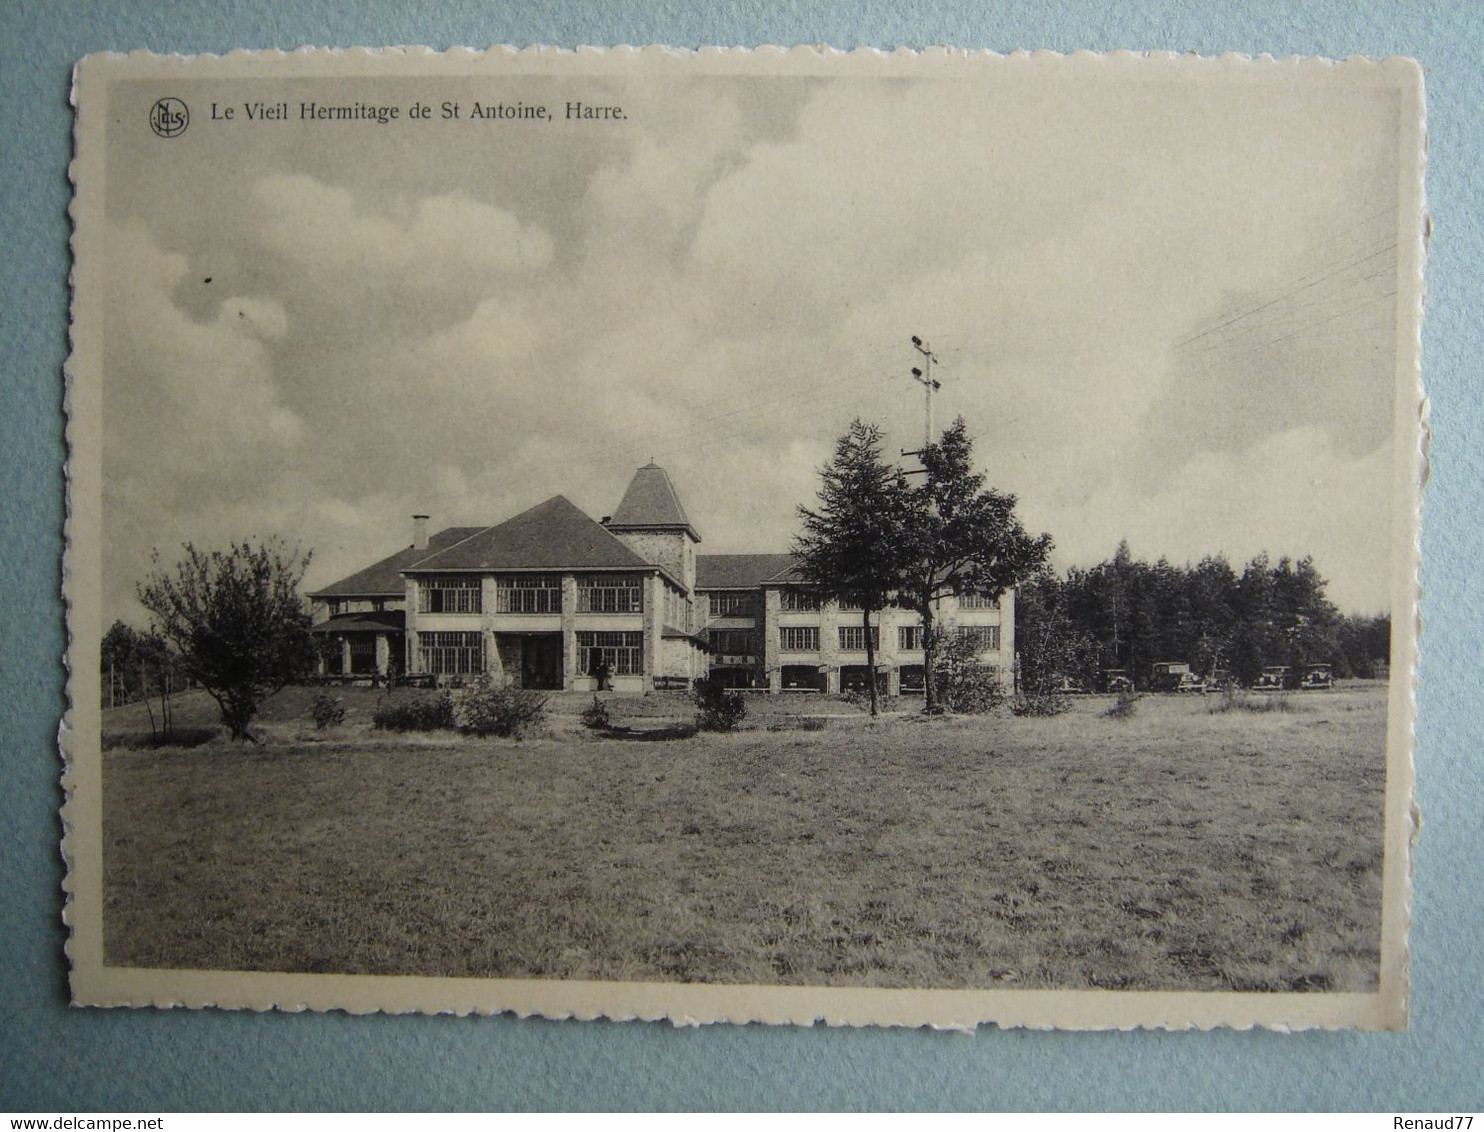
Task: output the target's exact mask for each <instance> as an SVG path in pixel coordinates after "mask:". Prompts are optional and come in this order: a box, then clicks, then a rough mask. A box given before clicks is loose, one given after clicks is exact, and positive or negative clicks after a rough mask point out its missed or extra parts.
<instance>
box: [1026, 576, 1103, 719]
mask: <svg viewBox="0 0 1484 1132" xmlns="http://www.w3.org/2000/svg"><path fill="white" fill-rule="evenodd" d="M1074 577H1075V575H1074ZM1073 595H1074V591H1073V587H1072V585H1070V584H1067V583H1063V582H1062V581H1061V580H1060V579H1059V578H1057V576H1056V575H1055V574H1054V573H1053V572H1052V571H1051V570H1049V569H1046V568H1042V569H1041V570H1040V571H1039V572H1037V573H1036V575H1035V576H1034V577H1032V578H1031V579H1029V580H1028V581H1026V582H1025V583H1023V584H1022V585H1021V587H1020V589H1019V590H1017V591H1016V595H1015V642H1016V649H1017V652H1018V654H1019V667H1018V670H1017V675H1018V691H1019V693H1020V697H1021V700H1022V701H1028V702H1029V703H1030V704H1031V705H1032V707H1033V712H1032V713H1033V714H1036V715H1054V714H1056V713H1057V712H1059V711H1062V710H1064V709H1065V708H1066V706H1067V705H1066V697H1065V695H1064V694H1063V692H1062V684H1063V681H1064V680H1067V679H1073V680H1077V681H1079V682H1080V683H1081V684H1082V686H1083V687H1085V688H1092V687H1096V680H1097V655H1098V654H1097V646H1096V645H1095V644H1094V643H1093V639H1092V635H1091V634H1090V633H1089V632H1088V631H1087V630H1086V629H1084V628H1083V627H1082V626H1081V625H1080V624H1079V622H1078V619H1077V618H1076V617H1075V616H1074V615H1073V613H1072V608H1073V607H1072V598H1073ZM1017 702H1018V703H1019V702H1020V701H1017Z"/></svg>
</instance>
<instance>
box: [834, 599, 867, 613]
mask: <svg viewBox="0 0 1484 1132" xmlns="http://www.w3.org/2000/svg"><path fill="white" fill-rule="evenodd" d="M840 608H841V609H842V610H844V611H845V612H846V613H859V612H860V611H861V610H862V609H863V608H865V607H864V606H862V605H861V603H860V602H858V601H842V602H841V603H840Z"/></svg>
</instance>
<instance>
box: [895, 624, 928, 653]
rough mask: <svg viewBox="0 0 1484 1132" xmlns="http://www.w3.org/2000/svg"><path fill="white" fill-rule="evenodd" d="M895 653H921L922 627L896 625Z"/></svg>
mask: <svg viewBox="0 0 1484 1132" xmlns="http://www.w3.org/2000/svg"><path fill="white" fill-rule="evenodd" d="M897 651H898V652H921V651H922V626H921V625H898V626H897Z"/></svg>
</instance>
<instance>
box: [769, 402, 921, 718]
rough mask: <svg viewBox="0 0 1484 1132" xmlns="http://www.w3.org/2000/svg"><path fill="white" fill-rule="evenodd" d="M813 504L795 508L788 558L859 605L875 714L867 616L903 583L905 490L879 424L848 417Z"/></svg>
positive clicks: (806, 575) (809, 578)
mask: <svg viewBox="0 0 1484 1132" xmlns="http://www.w3.org/2000/svg"><path fill="white" fill-rule="evenodd" d="M819 476H820V488H819V503H818V505H817V509H815V510H811V509H810V508H808V507H800V508H799V521H800V523H801V524H802V526H803V531H802V533H801V534H799V535H798V536H797V537H796V538H795V539H794V546H793V552H794V557H795V558H796V559H797V561H798V563H799V573H800V574H801V576H802V577H803V580H804V581H805V582H806V583H808V584H809V585H810V586H812V587H814V588H815V589H816V590H818V591H819V593H820V594H821V595H822V596H824V597H826V598H833V599H834V600H836V601H839V602H840V603H841V604H842V605H856V606H859V607H860V608H861V611H862V620H863V622H864V624H865V626H866V633H865V637H866V667H867V669H869V671H870V679H869V680H867V684H868V686H869V688H870V701H871V714H872V715H875V714H876V713H877V694H878V693H877V687H876V642H875V641H874V640H873V639H872V635H871V618H872V615H873V614H878V613H880V612H881V610H883V609H885V608H886V607H887V606H888V605H889V604H891V603H892V600H893V597H894V596H895V594H896V591H897V590H898V589H899V588H900V586H901V584H902V562H903V550H904V535H905V531H906V503H907V490H906V488H905V487H904V486H903V485H902V483H901V480H900V477H899V476H898V474H897V471H896V469H895V468H893V467H892V466H890V465H889V464H888V463H887V462H886V461H885V460H884V459H883V458H882V455H881V430H880V429H878V428H877V427H876V426H875V425H871V424H864V423H862V422H861V421H860V420H858V419H857V420H855V421H852V422H851V424H850V430H849V431H848V432H847V433H845V435H844V436H842V437H840V439H839V440H837V441H836V442H835V454H834V457H833V458H832V459H831V460H830V462H829V463H828V464H826V465H825V466H824V467H823V468H821V469H820V472H819Z"/></svg>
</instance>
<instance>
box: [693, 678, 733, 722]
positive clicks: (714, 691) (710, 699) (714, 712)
mask: <svg viewBox="0 0 1484 1132" xmlns="http://www.w3.org/2000/svg"><path fill="white" fill-rule="evenodd" d="M691 698H692V699H693V700H695V703H696V707H697V708H698V709H699V710H698V711H697V713H696V726H697V727H699V728H700V729H701V730H702V731H730V730H731V729H732V728H734V727H736V726H737V724H739V723H741V722H742V719H743V717H745V716H746V715H747V701H746V700H745V699H743V698H742V694H741V693H740V692H733V691H731V690H730V689H728V688H725V687H723V686H722V685H721V684H718V683H716V682H715V681H714V680H707V679H705V678H702V679H700V680H697V681H696V683H695V686H694V688H693V689H692V690H691Z"/></svg>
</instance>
